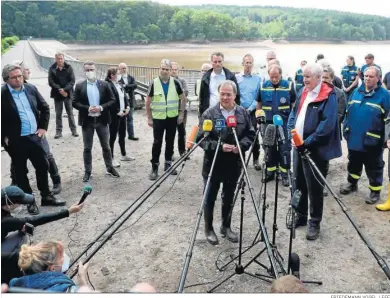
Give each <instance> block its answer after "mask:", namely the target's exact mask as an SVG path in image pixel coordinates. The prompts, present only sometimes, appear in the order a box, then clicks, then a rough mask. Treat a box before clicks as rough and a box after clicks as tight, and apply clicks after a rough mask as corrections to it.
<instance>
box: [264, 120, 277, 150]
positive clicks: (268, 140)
mask: <svg viewBox="0 0 390 298" xmlns="http://www.w3.org/2000/svg"><path fill="white" fill-rule="evenodd" d="M275 137H276V126H275V125H273V124H269V125H268V126H267V128H266V129H265V132H264V139H263V144H264V146H267V147H272V146H273V145H275Z"/></svg>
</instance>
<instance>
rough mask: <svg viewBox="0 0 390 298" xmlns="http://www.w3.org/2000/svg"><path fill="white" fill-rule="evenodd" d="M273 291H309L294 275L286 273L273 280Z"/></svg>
mask: <svg viewBox="0 0 390 298" xmlns="http://www.w3.org/2000/svg"><path fill="white" fill-rule="evenodd" d="M271 293H309V291H308V290H307V289H306V288H305V287H304V285H303V283H302V282H301V281H300V280H299V279H298V278H296V277H295V276H294V275H285V276H282V277H280V278H278V279H277V280H274V281H273V282H272V286H271Z"/></svg>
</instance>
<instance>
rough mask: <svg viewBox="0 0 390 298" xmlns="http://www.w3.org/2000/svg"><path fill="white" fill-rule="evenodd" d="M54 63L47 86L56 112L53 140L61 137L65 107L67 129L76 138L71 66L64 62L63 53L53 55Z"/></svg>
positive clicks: (73, 77)
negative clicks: (67, 122) (49, 88)
mask: <svg viewBox="0 0 390 298" xmlns="http://www.w3.org/2000/svg"><path fill="white" fill-rule="evenodd" d="M55 59H56V62H55V63H54V64H53V65H52V66H51V67H50V68H49V71H48V72H49V86H50V87H51V92H50V97H51V98H54V108H55V110H56V135H55V136H54V138H55V139H59V138H61V137H62V111H63V107H64V105H65V110H66V113H67V114H68V121H69V128H70V130H71V131H72V136H74V137H78V136H79V135H78V133H77V131H76V123H75V121H74V116H73V107H72V92H73V86H74V83H75V76H74V72H73V68H72V66H71V65H69V64H68V63H66V62H65V59H64V53H61V52H57V53H56V54H55Z"/></svg>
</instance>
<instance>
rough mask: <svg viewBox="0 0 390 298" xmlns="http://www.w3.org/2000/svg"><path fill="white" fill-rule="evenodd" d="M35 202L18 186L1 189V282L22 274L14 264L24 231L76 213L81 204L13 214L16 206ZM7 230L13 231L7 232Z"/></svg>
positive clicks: (29, 231) (23, 241)
mask: <svg viewBox="0 0 390 298" xmlns="http://www.w3.org/2000/svg"><path fill="white" fill-rule="evenodd" d="M28 204H35V198H34V196H32V195H30V194H26V193H24V192H23V191H22V190H21V189H20V188H19V187H17V186H8V187H5V188H3V189H2V190H1V282H2V283H8V282H9V280H10V279H11V278H13V277H19V276H21V272H20V269H19V268H18V266H17V262H18V256H19V248H20V246H21V245H22V244H23V243H25V242H26V232H27V233H29V234H32V231H31V230H33V228H34V227H37V226H40V225H43V224H46V223H49V222H53V221H56V220H59V219H62V218H65V217H69V215H70V214H73V213H76V212H79V211H80V210H81V209H82V208H83V205H84V204H81V205H72V206H71V207H70V208H69V209H64V210H61V211H58V212H53V213H49V214H43V215H39V216H31V217H20V218H16V217H13V216H12V213H13V211H14V210H15V209H16V208H17V207H18V206H19V205H28ZM10 232H14V233H12V234H9V233H10Z"/></svg>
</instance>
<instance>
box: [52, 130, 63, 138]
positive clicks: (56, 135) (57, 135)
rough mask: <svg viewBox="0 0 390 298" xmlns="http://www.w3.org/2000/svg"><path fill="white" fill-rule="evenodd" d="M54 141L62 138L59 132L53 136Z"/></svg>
mask: <svg viewBox="0 0 390 298" xmlns="http://www.w3.org/2000/svg"><path fill="white" fill-rule="evenodd" d="M54 138H55V139H59V138H62V132H60V131H57V132H56V134H55V136H54Z"/></svg>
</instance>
